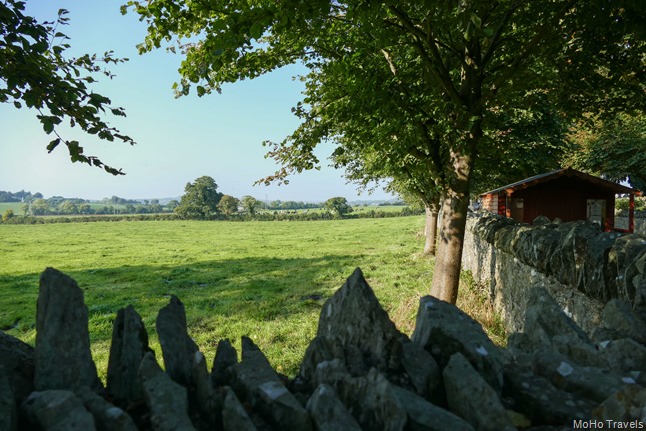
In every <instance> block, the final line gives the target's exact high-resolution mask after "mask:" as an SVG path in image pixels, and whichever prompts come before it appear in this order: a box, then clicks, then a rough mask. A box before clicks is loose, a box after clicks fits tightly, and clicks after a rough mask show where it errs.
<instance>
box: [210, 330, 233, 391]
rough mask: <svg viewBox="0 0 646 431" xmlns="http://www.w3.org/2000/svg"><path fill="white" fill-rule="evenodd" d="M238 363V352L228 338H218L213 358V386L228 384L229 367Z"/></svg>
mask: <svg viewBox="0 0 646 431" xmlns="http://www.w3.org/2000/svg"><path fill="white" fill-rule="evenodd" d="M237 363H238V353H237V352H236V349H235V347H233V346H232V345H231V341H229V339H224V340H220V341H219V342H218V347H217V349H216V351H215V358H213V367H212V368H211V382H212V383H213V386H214V387H217V386H223V385H228V384H229V380H230V378H231V370H230V367H232V366H233V365H235V364H237Z"/></svg>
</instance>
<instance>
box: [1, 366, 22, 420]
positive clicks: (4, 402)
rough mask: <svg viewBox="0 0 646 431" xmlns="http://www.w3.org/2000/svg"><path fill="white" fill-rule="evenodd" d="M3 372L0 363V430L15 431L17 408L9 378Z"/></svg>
mask: <svg viewBox="0 0 646 431" xmlns="http://www.w3.org/2000/svg"><path fill="white" fill-rule="evenodd" d="M5 373H6V372H5V370H4V368H3V367H2V365H0V430H6V431H15V430H17V429H18V410H17V408H16V400H15V398H14V396H13V391H12V390H11V385H10V383H9V378H8V377H7V375H6V374H5Z"/></svg>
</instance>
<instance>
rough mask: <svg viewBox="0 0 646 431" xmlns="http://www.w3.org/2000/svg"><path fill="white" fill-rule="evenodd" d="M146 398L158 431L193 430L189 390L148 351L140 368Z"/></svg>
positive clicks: (154, 426) (152, 421) (152, 420)
mask: <svg viewBox="0 0 646 431" xmlns="http://www.w3.org/2000/svg"><path fill="white" fill-rule="evenodd" d="M139 377H140V378H141V381H142V387H143V392H144V399H145V401H146V404H147V405H148V408H149V409H150V416H151V418H150V420H151V423H152V426H153V428H154V429H155V430H156V431H173V430H176V431H194V430H195V428H194V427H193V424H192V423H191V420H190V418H189V416H188V398H187V394H186V388H184V387H183V386H181V385H179V384H178V383H175V382H174V381H173V380H172V379H171V378H170V377H169V376H168V375H167V374H166V373H164V371H163V370H162V369H161V367H160V366H159V364H157V361H156V360H155V356H154V355H153V354H152V353H151V352H148V353H146V354H145V355H144V358H143V360H142V361H141V366H140V367H139Z"/></svg>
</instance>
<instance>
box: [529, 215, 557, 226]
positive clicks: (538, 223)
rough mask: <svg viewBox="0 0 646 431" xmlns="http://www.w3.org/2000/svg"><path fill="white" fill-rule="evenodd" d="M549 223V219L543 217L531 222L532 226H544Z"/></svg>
mask: <svg viewBox="0 0 646 431" xmlns="http://www.w3.org/2000/svg"><path fill="white" fill-rule="evenodd" d="M551 223H552V220H550V218H549V217H545V216H544V215H539V216H538V217H536V218H535V219H534V220H532V226H544V225H547V224H551Z"/></svg>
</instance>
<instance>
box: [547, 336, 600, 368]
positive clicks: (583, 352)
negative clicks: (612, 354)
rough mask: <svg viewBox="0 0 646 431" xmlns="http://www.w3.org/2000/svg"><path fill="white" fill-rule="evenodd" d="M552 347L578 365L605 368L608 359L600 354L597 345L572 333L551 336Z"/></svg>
mask: <svg viewBox="0 0 646 431" xmlns="http://www.w3.org/2000/svg"><path fill="white" fill-rule="evenodd" d="M552 346H553V347H554V349H555V350H556V351H557V352H559V353H560V354H562V355H563V356H565V357H566V358H568V359H569V360H571V361H574V362H575V363H577V364H579V365H583V366H586V367H597V368H607V367H608V361H607V360H606V358H605V357H603V356H602V355H601V353H600V352H599V349H598V348H597V346H595V345H594V344H592V343H588V342H585V341H583V340H581V339H580V338H579V337H573V336H572V335H556V336H554V337H552Z"/></svg>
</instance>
